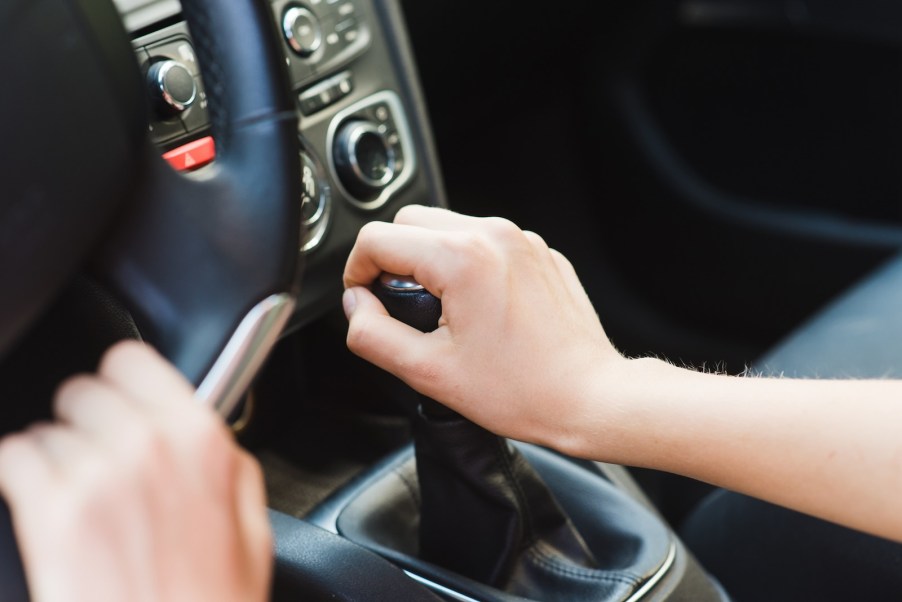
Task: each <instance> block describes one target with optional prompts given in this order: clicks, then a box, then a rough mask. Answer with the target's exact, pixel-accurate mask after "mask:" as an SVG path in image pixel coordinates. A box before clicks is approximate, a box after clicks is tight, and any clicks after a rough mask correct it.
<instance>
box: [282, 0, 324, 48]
mask: <svg viewBox="0 0 902 602" xmlns="http://www.w3.org/2000/svg"><path fill="white" fill-rule="evenodd" d="M282 35H284V36H285V41H286V42H288V46H290V47H291V49H292V50H294V52H295V53H296V54H298V55H299V56H302V57H304V58H307V57H309V56H310V55H312V54H313V53H314V52H316V51H317V50H319V47H320V45H322V43H323V28H322V27H321V26H320V24H319V19H317V18H316V15H314V14H313V13H312V12H310V10H309V9H306V8H304V7H303V6H291V7H290V8H289V9H288V10H286V11H285V15H284V16H283V17H282Z"/></svg>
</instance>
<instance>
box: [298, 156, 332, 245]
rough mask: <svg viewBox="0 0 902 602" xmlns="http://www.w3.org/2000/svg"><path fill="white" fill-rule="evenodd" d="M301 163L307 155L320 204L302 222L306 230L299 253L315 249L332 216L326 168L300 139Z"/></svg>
mask: <svg viewBox="0 0 902 602" xmlns="http://www.w3.org/2000/svg"><path fill="white" fill-rule="evenodd" d="M301 146H302V147H303V150H302V151H301V163H302V164H303V163H304V157H307V158H308V159H309V160H310V162H311V163H312V164H313V170H314V175H315V176H316V178H317V180H318V181H319V187H320V205H319V207H318V208H317V211H316V214H315V215H314V216H313V217H311V218H310V219H309V220H307V221H305V222H304V225H305V226H307V231H306V233H305V234H304V238H303V239H302V240H301V253H309V252H310V251H312V250H313V249H315V248H316V247H317V246H319V244H320V243H321V242H322V241H323V239H324V238H325V237H326V231H327V230H328V228H329V224H330V220H331V218H332V185H331V183H330V182H329V177H328V176H327V175H326V170H325V169H323V166H322V162H321V161H320V160H319V159H318V158H317V157H316V155H314V154H313V152H312V151H311V150H309V147H307V145H306V144H304V141H303V139H302V140H301Z"/></svg>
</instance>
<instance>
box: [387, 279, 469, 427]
mask: <svg viewBox="0 0 902 602" xmlns="http://www.w3.org/2000/svg"><path fill="white" fill-rule="evenodd" d="M372 290H373V294H375V295H376V298H377V299H379V301H381V302H382V305H383V306H385V309H386V311H388V314H389V315H390V316H391V317H393V318H395V319H396V320H399V321H401V322H404V323H405V324H407V325H408V326H411V327H413V328H416V329H417V330H419V331H420V332H432V331H433V330H435V329H437V328H438V321H439V318H441V317H442V302H441V299H439V298H438V297H436V296H435V295H433V294H432V293H430V292H429V291H427V290H426V288H425V287H424V286H423V285H422V284H420V283H419V282H417V281H416V280H414V279H413V278H411V277H410V276H399V275H397V274H389V273H387V272H385V273H383V274H382V276H380V277H379V280H378V281H377V282H375V283H374V284H373V287H372ZM420 413H421V414H423V415H424V416H428V417H430V418H432V419H436V420H440V419H448V418H458V417H459V415H458V414H457V412H454V411H453V410H449V409H448V408H446V407H445V406H443V405H442V404H440V403H438V402H437V401H435V400H433V399H429V398H428V397H422V398H421V400H420Z"/></svg>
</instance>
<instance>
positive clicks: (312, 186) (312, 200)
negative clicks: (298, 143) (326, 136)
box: [301, 152, 329, 226]
mask: <svg viewBox="0 0 902 602" xmlns="http://www.w3.org/2000/svg"><path fill="white" fill-rule="evenodd" d="M301 183H302V192H301V220H302V221H303V222H304V225H305V226H312V225H313V224H315V223H316V222H318V221H319V219H320V218H321V217H322V216H323V213H325V209H326V203H327V202H328V196H329V189H328V186H327V185H325V184H324V183H323V181H322V180H321V179H320V170H319V167H318V166H317V164H316V162H315V161H314V160H313V157H311V156H310V155H308V154H307V153H305V152H302V153H301Z"/></svg>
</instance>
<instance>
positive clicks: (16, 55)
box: [0, 0, 301, 600]
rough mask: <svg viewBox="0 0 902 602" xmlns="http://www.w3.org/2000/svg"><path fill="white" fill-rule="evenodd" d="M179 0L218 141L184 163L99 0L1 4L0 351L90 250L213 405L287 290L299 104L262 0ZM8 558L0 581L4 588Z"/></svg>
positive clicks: (282, 316)
mask: <svg viewBox="0 0 902 602" xmlns="http://www.w3.org/2000/svg"><path fill="white" fill-rule="evenodd" d="M182 4H183V10H184V14H185V18H186V20H187V22H188V25H189V28H190V30H191V33H192V35H193V38H194V41H195V44H196V46H197V53H198V58H199V62H200V65H201V71H202V75H203V77H204V82H205V86H206V90H207V94H208V97H209V110H210V118H211V124H212V130H213V136H214V138H215V140H216V146H217V160H216V162H215V164H214V165H213V166H212V167H211V168H208V169H207V170H204V172H203V173H202V174H201V172H197V173H196V174H194V175H192V176H185V175H181V174H178V173H176V172H175V171H173V170H172V169H171V168H170V167H169V166H168V165H167V164H166V163H165V162H164V161H163V159H162V158H161V157H160V152H159V150H158V149H156V148H155V147H154V145H153V144H152V143H151V141H150V138H149V134H148V117H147V115H148V111H147V110H146V96H147V94H146V89H145V87H144V83H143V81H144V80H143V78H142V75H141V73H140V70H139V67H138V65H137V63H136V59H135V54H134V50H133V48H132V46H131V44H130V42H129V39H128V36H127V34H126V32H125V29H124V27H123V25H122V23H121V20H120V17H119V14H118V12H117V10H116V8H115V7H114V6H113V4H112V2H111V0H62V1H60V0H5V1H4V2H3V3H2V6H0V65H2V69H0V73H2V74H3V75H2V77H3V78H4V79H5V80H6V81H5V82H4V88H5V90H6V92H4V94H3V95H0V108H2V110H3V112H4V115H5V119H4V125H3V126H2V131H3V139H4V144H5V146H6V148H7V152H6V153H5V156H6V158H5V161H4V166H3V168H2V171H0V178H2V185H3V193H2V195H0V281H2V282H4V283H5V287H4V288H5V290H4V293H3V294H2V295H0V353H2V352H4V351H6V350H8V349H9V348H10V347H11V346H13V345H14V344H15V341H16V339H17V337H18V336H20V335H21V334H22V333H23V332H24V330H25V328H26V327H27V326H28V325H29V324H30V323H31V322H32V321H33V320H34V319H35V318H36V317H37V316H38V315H39V314H40V313H41V311H42V310H43V309H44V308H45V307H46V306H47V305H48V303H49V302H50V301H51V300H52V299H53V298H54V296H55V295H56V294H58V293H59V291H60V290H61V288H62V287H63V286H64V285H65V284H66V283H67V282H68V281H70V280H71V278H72V277H73V276H74V275H75V274H76V273H78V272H79V271H80V270H83V269H85V267H86V266H88V267H89V269H90V270H91V271H92V272H94V273H96V274H97V275H99V276H100V277H101V278H102V279H104V280H105V281H107V282H108V283H109V284H111V285H112V287H113V288H114V289H115V290H116V291H117V292H118V293H119V295H120V296H121V299H122V301H123V302H124V303H125V305H126V306H127V307H128V308H129V309H130V310H131V311H132V313H133V314H134V315H135V317H136V320H137V322H138V324H139V325H140V326H141V330H142V334H143V335H144V336H145V337H146V338H147V340H148V341H150V342H151V343H152V344H153V345H154V346H155V347H156V348H157V349H158V350H159V351H160V352H161V353H162V354H163V355H164V356H165V357H167V358H168V359H169V360H170V361H172V362H173V363H174V364H175V366H176V367H177V368H178V369H179V370H181V371H182V373H183V374H184V375H185V376H186V377H187V378H188V379H189V380H191V381H192V382H193V383H194V384H195V385H197V386H198V393H197V396H198V398H200V399H201V400H202V401H204V402H206V403H209V404H211V405H212V406H214V407H216V408H217V409H218V410H219V411H220V412H222V413H223V414H227V413H228V412H230V411H231V409H232V407H233V405H234V404H235V403H236V401H237V399H238V398H239V396H240V394H241V393H242V391H243V390H244V388H245V387H246V386H247V385H248V384H249V382H250V380H251V378H252V377H253V375H254V373H255V372H256V370H257V369H258V368H259V366H260V364H261V363H262V361H263V358H264V356H265V354H266V352H267V351H268V350H269V348H270V347H271V346H272V345H273V344H274V342H275V340H276V338H277V337H278V334H279V332H280V330H281V327H282V326H283V325H284V324H285V322H286V321H287V319H288V317H289V316H290V315H291V312H292V311H293V308H294V301H295V297H296V293H297V286H298V282H299V271H300V262H299V241H300V236H301V218H300V203H299V199H300V198H301V190H300V185H301V175H300V162H299V159H298V157H299V155H298V152H299V142H298V132H297V116H296V112H295V108H294V104H293V101H292V99H291V98H290V95H289V86H288V80H287V74H286V69H285V63H284V58H283V56H282V53H281V49H280V48H279V47H278V46H277V44H276V41H277V40H278V38H277V36H276V35H275V33H274V27H275V26H274V24H273V22H272V17H271V14H270V12H269V8H268V6H266V5H265V3H264V2H262V1H256V0H229V1H228V2H221V1H218V0H183V1H182ZM3 549H7V550H9V554H13V552H14V550H15V548H14V544H13V543H12V541H11V538H8V545H3V541H2V540H0V571H2V570H6V569H8V568H9V567H10V566H11V563H9V562H4V559H3V554H2V550H3ZM13 556H14V554H13ZM12 564H13V565H14V564H15V563H12ZM10 575H12V576H10ZM10 575H6V576H3V575H0V590H3V591H4V592H11V591H12V590H13V589H14V588H15V579H16V576H15V574H10ZM19 578H21V575H20V574H19ZM11 580H12V581H11ZM23 583H24V582H23ZM21 586H22V585H21V584H20V587H21ZM3 599H4V600H6V599H10V598H7V597H4V598H3Z"/></svg>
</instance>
